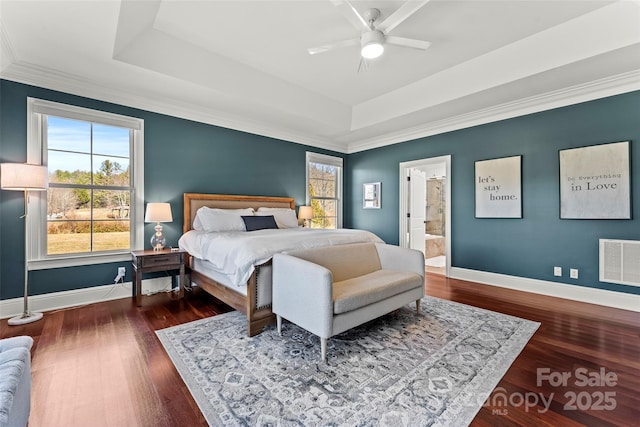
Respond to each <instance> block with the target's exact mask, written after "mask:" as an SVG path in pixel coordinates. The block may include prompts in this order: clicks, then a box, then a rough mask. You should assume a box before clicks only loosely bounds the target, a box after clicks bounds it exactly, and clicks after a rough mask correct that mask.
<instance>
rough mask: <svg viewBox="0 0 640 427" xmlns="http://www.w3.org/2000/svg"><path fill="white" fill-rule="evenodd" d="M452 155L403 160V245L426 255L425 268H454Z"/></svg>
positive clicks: (433, 270) (436, 270)
mask: <svg viewBox="0 0 640 427" xmlns="http://www.w3.org/2000/svg"><path fill="white" fill-rule="evenodd" d="M450 177H451V156H440V157H433V158H427V159H421V160H414V161H411V162H403V163H400V246H402V247H408V248H413V249H419V250H421V251H422V252H423V253H424V254H425V270H426V271H427V272H430V273H435V274H442V275H445V276H448V275H449V270H450V268H451V203H450V200H451V185H450Z"/></svg>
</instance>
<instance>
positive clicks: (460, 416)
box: [157, 297, 539, 427]
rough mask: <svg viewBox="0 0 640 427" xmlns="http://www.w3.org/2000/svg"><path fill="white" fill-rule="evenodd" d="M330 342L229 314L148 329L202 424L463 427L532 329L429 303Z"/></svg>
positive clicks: (507, 318)
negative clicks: (252, 332)
mask: <svg viewBox="0 0 640 427" xmlns="http://www.w3.org/2000/svg"><path fill="white" fill-rule="evenodd" d="M421 305H422V307H421V313H420V314H417V313H416V311H415V304H412V305H408V306H406V307H403V308H401V309H399V310H396V311H395V312H393V313H390V314H388V315H386V316H383V317H381V318H379V319H377V320H375V321H372V322H369V323H367V324H365V325H362V326H360V327H357V328H355V329H352V330H350V331H348V332H345V333H342V334H340V335H337V336H335V337H333V338H331V339H329V343H328V349H327V361H326V362H322V361H320V340H319V338H318V337H316V336H314V335H312V334H310V333H308V332H306V331H305V330H303V329H301V328H299V327H297V326H295V325H294V324H292V323H289V322H286V321H285V322H283V327H282V336H280V335H278V332H277V330H276V328H275V327H273V326H270V327H267V328H265V331H264V332H263V333H261V334H259V335H257V336H255V337H252V338H249V337H247V336H246V318H245V317H244V315H242V314H240V313H238V312H231V313H226V314H223V315H219V316H215V317H211V318H207V319H202V320H198V321H195V322H191V323H186V324H183V325H179V326H175V327H171V328H167V329H163V330H160V331H157V334H158V337H159V339H160V341H161V342H162V344H163V346H164V348H165V349H166V351H167V353H168V354H169V356H170V357H171V360H172V361H173V363H174V364H175V366H176V368H177V370H178V372H179V373H180V375H181V376H182V379H183V380H184V382H185V383H186V384H187V386H188V387H189V390H190V391H191V393H192V395H193V397H194V399H195V401H196V402H197V404H198V406H199V407H200V409H201V410H202V413H203V414H204V417H205V418H206V420H207V421H208V423H209V424H210V425H230V426H243V425H247V426H394V427H396V426H414V425H416V426H417V425H420V426H456V427H458V426H464V425H467V424H469V423H470V422H471V420H473V418H474V417H475V415H476V413H477V412H478V410H479V409H480V408H481V407H482V405H483V404H484V402H485V400H486V399H487V397H488V396H489V395H490V394H491V392H492V391H493V389H494V387H495V386H496V385H497V383H498V382H499V381H500V379H501V378H502V376H503V375H504V374H505V372H506V371H507V369H508V368H509V366H510V365H511V364H512V363H513V361H514V360H515V358H516V357H517V356H518V354H519V353H520V352H521V351H522V349H523V348H524V346H525V345H526V343H527V342H528V341H529V339H530V338H531V336H532V335H533V333H534V332H535V331H536V329H537V328H538V326H539V323H535V322H531V321H528V320H525V319H520V318H517V317H512V316H507V315H504V314H500V313H495V312H492V311H487V310H483V309H479V308H476V307H471V306H468V305H464V304H459V303H455V302H451V301H446V300H442V299H438V298H432V297H425V298H424V299H423V300H422V304H421Z"/></svg>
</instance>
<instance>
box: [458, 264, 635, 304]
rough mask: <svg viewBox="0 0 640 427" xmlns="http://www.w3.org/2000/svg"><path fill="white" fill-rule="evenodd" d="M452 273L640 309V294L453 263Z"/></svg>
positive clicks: (462, 278)
mask: <svg viewBox="0 0 640 427" xmlns="http://www.w3.org/2000/svg"><path fill="white" fill-rule="evenodd" d="M449 277H451V278H453V279H460V280H467V281H470V282H477V283H483V284H485V285H492V286H499V287H501V288H508V289H515V290H517V291H524V292H532V293H535V294H541V295H548V296H552V297H558V298H564V299H569V300H573V301H580V302H586V303H589V304H598V305H604V306H607V307H613V308H620V309H623V310H631V311H636V312H640V295H634V294H627V293H623V292H614V291H608V290H605V289H596V288H588V287H585V286H577V285H569V284H565V283H558V282H548V281H546V280H538V279H529V278H526V277H517V276H508V275H506V274H498V273H489V272H487V271H478V270H469V269H466V268H459V267H451V269H450V271H449Z"/></svg>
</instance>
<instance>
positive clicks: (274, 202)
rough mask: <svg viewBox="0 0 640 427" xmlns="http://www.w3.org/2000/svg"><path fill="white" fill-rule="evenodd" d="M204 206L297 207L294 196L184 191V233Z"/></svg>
mask: <svg viewBox="0 0 640 427" xmlns="http://www.w3.org/2000/svg"><path fill="white" fill-rule="evenodd" d="M202 206H207V207H209V208H219V209H242V208H254V209H256V210H257V209H258V208H260V207H265V208H290V209H295V208H296V202H295V199H293V198H292V197H269V196H237V195H230V194H198V193H184V225H183V227H182V231H183V232H184V233H186V232H187V231H189V230H191V229H192V224H193V220H194V218H195V217H196V212H197V211H198V209H200V208H201V207H202Z"/></svg>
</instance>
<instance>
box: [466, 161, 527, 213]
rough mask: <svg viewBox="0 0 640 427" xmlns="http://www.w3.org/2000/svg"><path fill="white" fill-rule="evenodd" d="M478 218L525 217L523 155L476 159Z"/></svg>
mask: <svg viewBox="0 0 640 427" xmlns="http://www.w3.org/2000/svg"><path fill="white" fill-rule="evenodd" d="M476 218H522V156H513V157H504V158H501V159H492V160H480V161H477V162H476Z"/></svg>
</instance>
